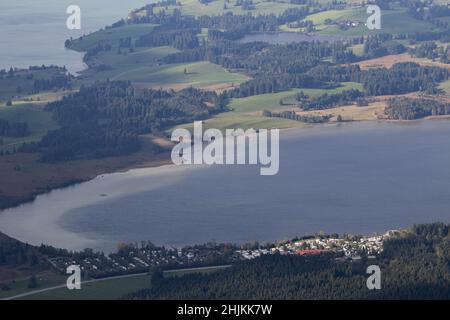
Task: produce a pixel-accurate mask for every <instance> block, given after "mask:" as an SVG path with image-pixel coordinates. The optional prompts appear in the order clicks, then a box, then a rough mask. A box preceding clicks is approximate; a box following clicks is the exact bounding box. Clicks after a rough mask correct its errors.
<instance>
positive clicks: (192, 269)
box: [0, 265, 231, 300]
mask: <svg viewBox="0 0 450 320" xmlns="http://www.w3.org/2000/svg"><path fill="white" fill-rule="evenodd" d="M229 267H231V265H223V266H211V267H198V268H186V269H174V270H166V271H164V273H175V272H189V271H196V270H198V271H200V270H208V269H224V268H229ZM147 274H148V273H147V272H143V273H135V274H127V275H123V276H114V277H107V278H101V279H93V280H87V281H83V282H82V283H81V285H83V284H86V283H94V282H100V281H107V280H114V279H124V278H132V277H140V276H145V275H147ZM62 288H66V284H61V285H58V286H53V287H48V288H44V289H39V290H33V291H29V292H25V293H21V294H18V295H15V296H11V297H7V298H3V299H0V300H14V299H19V298H24V297H27V296H31V295H34V294H37V293H42V292H47V291H52V290H56V289H62Z"/></svg>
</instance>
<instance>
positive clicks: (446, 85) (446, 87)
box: [439, 80, 450, 95]
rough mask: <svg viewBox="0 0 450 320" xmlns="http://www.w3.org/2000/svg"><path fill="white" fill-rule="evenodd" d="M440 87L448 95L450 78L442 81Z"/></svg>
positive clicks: (449, 93) (449, 92)
mask: <svg viewBox="0 0 450 320" xmlns="http://www.w3.org/2000/svg"><path fill="white" fill-rule="evenodd" d="M439 88H440V89H442V90H444V91H445V92H446V93H447V94H448V95H450V80H448V81H446V82H442V83H441V84H440V86H439Z"/></svg>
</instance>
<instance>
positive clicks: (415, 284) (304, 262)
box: [126, 223, 450, 300]
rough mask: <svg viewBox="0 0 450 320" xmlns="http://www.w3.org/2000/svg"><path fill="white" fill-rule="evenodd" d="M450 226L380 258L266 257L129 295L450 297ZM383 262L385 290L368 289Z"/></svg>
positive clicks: (387, 249)
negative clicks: (371, 272)
mask: <svg viewBox="0 0 450 320" xmlns="http://www.w3.org/2000/svg"><path fill="white" fill-rule="evenodd" d="M449 262H450V241H449V226H448V225H445V224H440V223H437V224H432V225H425V226H415V227H413V228H412V229H411V230H410V231H409V232H408V233H406V234H404V235H401V236H398V237H395V238H391V239H390V240H388V241H386V242H385V244H384V251H383V253H382V254H381V256H380V257H379V258H378V259H377V261H376V262H375V263H374V261H370V263H369V262H368V261H366V260H365V259H363V261H362V262H359V263H358V262H353V263H338V262H335V261H334V259H333V258H332V256H327V255H319V256H281V255H271V256H264V257H262V258H258V259H255V260H252V261H247V262H241V263H239V264H236V265H235V266H233V267H232V268H229V269H226V270H224V271H218V272H215V273H211V274H190V275H185V276H183V277H170V278H164V277H163V276H162V274H161V273H160V272H155V273H154V275H153V277H152V286H151V289H146V290H141V291H138V292H136V293H134V294H131V295H128V296H127V297H126V298H127V299H258V300H259V299H261V300H262V299H449V298H450V269H449ZM369 264H377V265H379V266H380V269H381V272H382V278H381V279H382V280H381V290H368V289H367V287H366V280H367V277H368V275H367V274H366V267H367V265H369Z"/></svg>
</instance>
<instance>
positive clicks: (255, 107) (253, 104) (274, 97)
mask: <svg viewBox="0 0 450 320" xmlns="http://www.w3.org/2000/svg"><path fill="white" fill-rule="evenodd" d="M349 89H358V90H361V91H362V90H363V89H362V86H361V84H360V83H356V82H343V83H342V84H341V86H340V87H337V88H334V89H328V90H326V89H308V88H305V89H292V90H289V91H283V92H277V93H267V94H261V95H256V96H251V97H246V98H237V99H233V100H231V103H230V105H229V107H230V108H232V109H233V111H234V112H238V113H242V112H256V111H263V110H271V111H276V110H283V109H286V108H288V107H289V104H295V96H296V95H297V94H298V93H299V92H300V91H303V93H304V94H306V95H308V96H317V95H320V94H324V93H328V94H333V93H338V92H342V91H344V90H349ZM280 100H282V101H283V105H281V104H280Z"/></svg>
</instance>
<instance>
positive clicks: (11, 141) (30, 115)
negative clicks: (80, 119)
mask: <svg viewBox="0 0 450 320" xmlns="http://www.w3.org/2000/svg"><path fill="white" fill-rule="evenodd" d="M0 119H3V120H7V121H10V122H26V123H27V124H28V128H29V130H30V135H29V136H26V137H23V138H9V137H1V139H0V150H10V149H11V148H14V147H17V146H18V145H20V144H22V143H24V142H32V141H39V140H40V139H42V137H43V136H44V135H45V134H46V133H47V132H48V131H49V130H54V129H57V128H58V126H57V124H56V123H55V121H54V120H53V118H52V114H51V112H47V111H45V110H44V107H43V106H42V105H40V104H31V103H30V104H20V105H17V106H12V107H0Z"/></svg>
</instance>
